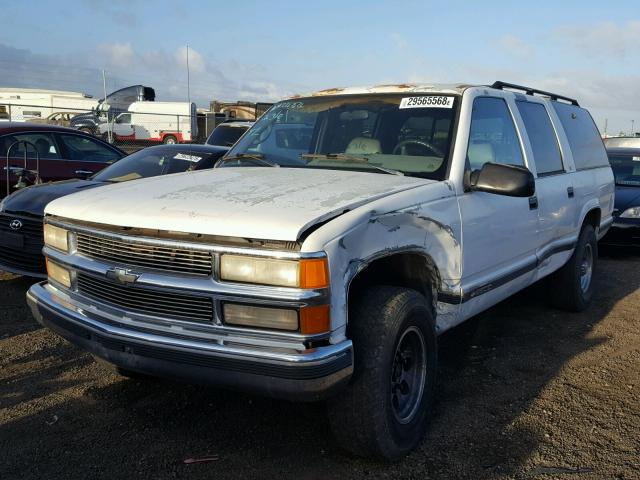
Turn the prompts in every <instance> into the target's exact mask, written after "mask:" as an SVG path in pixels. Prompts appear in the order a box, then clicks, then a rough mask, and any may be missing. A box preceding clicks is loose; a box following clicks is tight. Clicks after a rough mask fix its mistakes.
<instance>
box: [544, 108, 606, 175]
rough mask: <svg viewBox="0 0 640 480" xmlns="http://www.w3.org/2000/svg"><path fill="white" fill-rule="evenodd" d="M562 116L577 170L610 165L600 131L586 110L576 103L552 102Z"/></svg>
mask: <svg viewBox="0 0 640 480" xmlns="http://www.w3.org/2000/svg"><path fill="white" fill-rule="evenodd" d="M552 104H553V108H555V110H556V113H557V114H558V116H559V117H560V122H561V123H562V127H563V128H564V131H565V133H566V134H567V138H568V139H569V146H570V147H571V153H572V154H573V161H574V162H575V164H576V169H577V170H582V169H585V168H595V167H604V166H607V165H609V162H608V160H607V152H606V151H605V149H604V145H603V144H602V139H601V138H600V132H598V128H597V127H596V124H595V123H594V122H593V119H592V118H591V115H589V112H587V111H586V110H584V109H582V108H580V107H577V106H575V105H569V104H566V103H560V102H552Z"/></svg>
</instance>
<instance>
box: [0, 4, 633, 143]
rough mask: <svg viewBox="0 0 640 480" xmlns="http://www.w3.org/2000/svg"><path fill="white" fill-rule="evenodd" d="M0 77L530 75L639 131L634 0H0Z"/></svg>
mask: <svg viewBox="0 0 640 480" xmlns="http://www.w3.org/2000/svg"><path fill="white" fill-rule="evenodd" d="M0 11H2V12H3V15H2V17H3V21H2V25H3V26H2V27H1V28H0V86H3V87H29V88H47V89H60V90H72V91H81V92H85V93H88V94H91V95H94V96H96V97H101V96H102V95H103V93H102V92H103V85H102V71H103V70H104V71H105V76H106V81H107V91H108V92H109V91H112V90H115V89H117V88H121V87H124V86H127V85H134V84H140V83H141V84H144V85H147V86H151V87H153V88H154V89H155V90H156V100H165V101H174V100H179V101H184V100H186V99H187V97H188V94H187V68H186V53H187V45H188V46H189V73H190V82H189V87H190V88H189V94H190V95H189V96H190V98H191V100H192V101H195V102H196V103H197V104H198V106H200V107H207V106H208V105H209V102H210V101H211V100H214V99H215V100H219V101H236V100H251V101H276V100H279V99H282V98H285V97H288V96H291V95H293V94H304V93H308V92H311V91H314V90H319V89H324V88H331V87H345V86H355V85H373V84H381V83H407V82H409V83H450V82H456V83H457V82H460V83H474V84H475V83H479V84H490V83H493V82H494V81H495V80H503V81H508V82H512V83H518V84H523V85H529V86H532V87H536V88H539V89H543V90H550V91H553V92H556V93H559V94H564V95H568V96H570V97H574V98H577V99H578V101H579V102H580V104H581V105H583V106H585V107H586V108H588V109H589V110H590V111H591V113H592V115H593V117H594V119H595V120H596V124H597V125H598V127H599V128H600V130H601V132H605V127H606V132H607V133H608V134H617V133H619V132H625V133H629V132H630V130H631V125H632V121H634V122H635V126H637V127H638V128H636V129H635V130H640V67H639V66H640V10H639V9H638V8H637V1H615V0H609V1H608V2H602V1H599V2H593V1H589V0H582V1H573V0H565V1H558V0H556V1H547V0H538V1H537V2H535V3H531V4H527V5H525V4H524V3H520V2H507V1H490V0H486V1H482V2H480V1H475V2H474V1H465V0H458V1H457V2H455V3H454V2H442V1H440V2H432V1H427V0H423V1H413V0H407V1H401V0H396V1H384V0H369V1H348V0H341V1H340V0H313V1H300V0H297V1H288V0H287V1H285V0H282V1H278V0H272V1H271V2H266V1H255V0H232V1H229V0H227V1H217V0H209V1H190V2H181V1H178V0H173V1H171V2H168V1H160V0H157V1H153V2H151V1H144V0H64V1H62V0H60V1H55V2H54V1H51V0H47V1H41V0H21V1H16V0H0Z"/></svg>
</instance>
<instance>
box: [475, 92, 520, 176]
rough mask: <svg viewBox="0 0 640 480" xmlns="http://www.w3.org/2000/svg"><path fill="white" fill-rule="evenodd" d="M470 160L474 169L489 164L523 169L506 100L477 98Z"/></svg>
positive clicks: (517, 141)
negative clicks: (516, 166)
mask: <svg viewBox="0 0 640 480" xmlns="http://www.w3.org/2000/svg"><path fill="white" fill-rule="evenodd" d="M467 158H468V160H469V165H470V167H471V170H478V169H480V168H482V165H484V164H485V163H488V162H494V163H501V164H504V165H518V166H524V160H523V157H522V149H521V147H520V141H519V139H518V134H517V133H516V128H515V125H514V124H513V118H511V113H510V112H509V108H508V107H507V104H506V102H505V101H504V100H503V99H501V98H494V97H478V98H476V99H475V100H474V101H473V112H472V114H471V129H470V132H469V147H468V149H467Z"/></svg>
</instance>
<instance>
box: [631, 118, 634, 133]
mask: <svg viewBox="0 0 640 480" xmlns="http://www.w3.org/2000/svg"><path fill="white" fill-rule="evenodd" d="M633 122H635V120H631V136H632V137H633V136H635V133H633Z"/></svg>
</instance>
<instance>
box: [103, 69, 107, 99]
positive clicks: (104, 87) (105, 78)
mask: <svg viewBox="0 0 640 480" xmlns="http://www.w3.org/2000/svg"><path fill="white" fill-rule="evenodd" d="M102 92H103V93H104V97H102V98H104V101H105V102H106V101H107V77H106V75H105V73H104V69H103V70H102Z"/></svg>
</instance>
